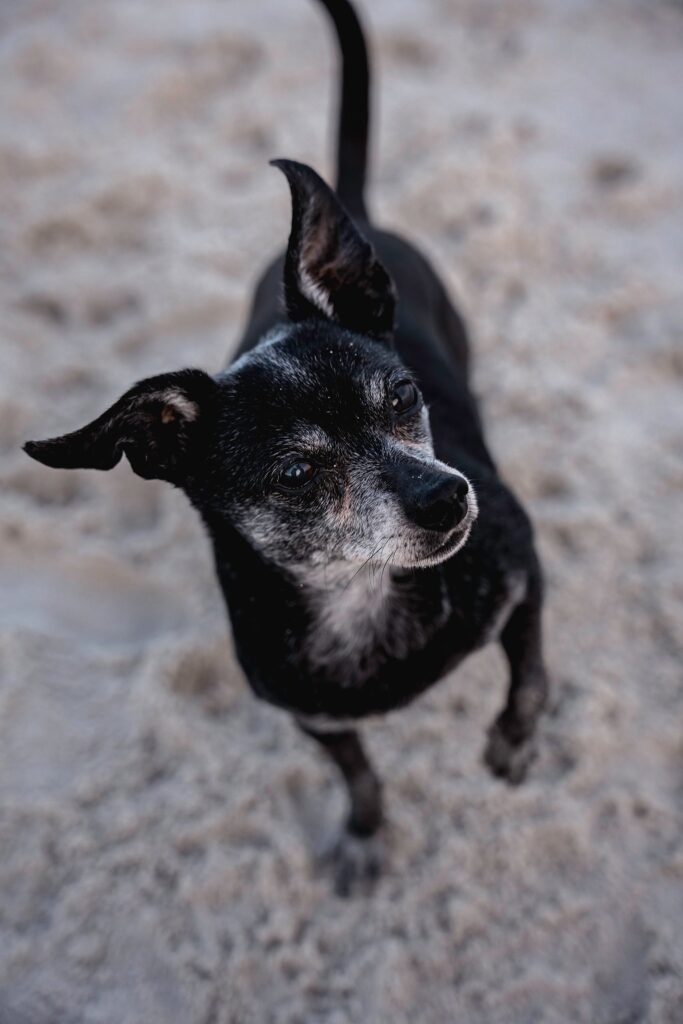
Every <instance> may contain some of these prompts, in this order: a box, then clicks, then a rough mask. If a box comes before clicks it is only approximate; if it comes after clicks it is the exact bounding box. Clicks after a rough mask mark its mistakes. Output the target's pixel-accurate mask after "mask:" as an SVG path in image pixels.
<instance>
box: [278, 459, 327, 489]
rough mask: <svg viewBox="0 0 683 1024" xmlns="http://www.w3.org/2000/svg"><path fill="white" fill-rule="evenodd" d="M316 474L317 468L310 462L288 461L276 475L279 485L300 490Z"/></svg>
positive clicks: (313, 478)
mask: <svg viewBox="0 0 683 1024" xmlns="http://www.w3.org/2000/svg"><path fill="white" fill-rule="evenodd" d="M317 475H318V469H317V467H316V466H314V465H313V463H312V462H304V461H301V462H290V463H289V465H287V466H285V467H284V469H283V470H282V471H281V473H280V475H279V477H278V483H279V485H280V486H281V487H286V488H287V490H288V491H296V490H301V488H302V487H305V486H306V484H310V483H311V481H313V480H315V478H316V476H317Z"/></svg>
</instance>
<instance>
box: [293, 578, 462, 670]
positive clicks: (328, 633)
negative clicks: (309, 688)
mask: <svg viewBox="0 0 683 1024" xmlns="http://www.w3.org/2000/svg"><path fill="white" fill-rule="evenodd" d="M294 575H295V578H296V581H297V587H298V588H299V592H300V593H301V596H302V598H303V600H304V601H305V603H306V604H307V606H308V609H309V613H310V615H311V624H310V628H309V630H308V633H307V636H306V639H305V643H304V652H303V653H304V656H305V658H306V660H307V662H308V663H309V664H310V665H311V667H312V668H314V669H316V670H318V671H319V670H323V671H325V672H329V673H330V674H333V675H334V676H335V677H336V678H337V679H339V681H341V682H344V683H345V684H347V685H354V684H358V683H360V682H362V681H363V679H364V678H366V677H367V676H369V675H371V674H372V672H373V671H374V670H376V668H377V666H378V664H379V663H380V662H381V661H382V660H385V659H387V658H398V659H402V658H405V657H406V656H407V655H408V654H409V653H411V651H413V650H416V649H419V648H420V647H421V646H422V645H423V644H424V643H426V641H427V640H428V639H429V637H430V636H431V635H432V633H433V632H434V630H435V629H436V628H438V626H439V625H440V624H441V622H442V621H443V618H444V617H445V616H446V614H447V612H448V610H450V609H449V607H448V608H447V604H448V601H447V597H446V595H445V590H443V593H442V587H441V580H440V574H438V577H439V578H438V580H436V581H435V574H434V573H430V574H429V576H430V579H429V580H428V579H427V576H426V574H425V573H424V571H420V572H405V571H398V570H396V569H392V568H389V567H387V566H386V565H384V566H383V565H378V564H372V563H369V564H366V565H363V566H361V567H360V568H358V567H356V566H354V565H352V564H349V563H340V562H336V563H328V564H327V565H324V566H323V565H321V566H314V567H306V569H299V570H296V571H295V573H294ZM435 582H436V584H437V589H438V601H437V603H438V605H439V607H438V608H437V609H436V611H437V614H436V615H435V608H434V602H433V600H428V601H427V603H426V605H427V606H428V607H427V606H425V607H424V614H422V613H421V612H422V611H423V607H422V606H423V598H424V596H425V595H424V594H423V591H424V588H425V585H427V589H428V591H430V592H431V591H433V589H434V584H435ZM438 612H441V614H438Z"/></svg>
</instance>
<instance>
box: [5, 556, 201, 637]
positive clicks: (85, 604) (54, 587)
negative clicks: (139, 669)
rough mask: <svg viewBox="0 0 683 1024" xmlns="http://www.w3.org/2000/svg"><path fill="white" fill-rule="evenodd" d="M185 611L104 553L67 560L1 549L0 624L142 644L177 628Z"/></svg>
mask: <svg viewBox="0 0 683 1024" xmlns="http://www.w3.org/2000/svg"><path fill="white" fill-rule="evenodd" d="M186 613H187V609H186V606H185V603H184V601H183V600H182V597H181V596H180V595H179V594H177V593H174V592H169V591H166V590H163V589H162V588H161V586H160V585H159V584H157V583H155V582H154V581H152V580H150V579H147V578H145V577H144V576H143V575H141V574H140V573H139V572H137V571H135V570H134V569H131V568H128V567H127V566H124V565H119V564H117V563H116V562H115V561H114V560H113V559H109V558H106V557H104V556H102V557H96V556H91V557H87V558H80V559H77V560H76V559H72V560H70V559H68V558H55V557H54V555H51V556H44V557H42V558H41V557H40V556H38V555H30V554H28V553H25V552H9V551H0V629H3V630H5V629H7V628H13V627H14V628H16V627H19V628H23V629H30V630H34V631H36V632H39V633H43V634H47V635H50V636H59V637H66V638H73V639H76V640H78V642H79V643H81V644H87V645H93V646H105V647H112V646H116V647H121V646H122V647H130V646H132V647H140V646H142V645H144V644H145V643H146V642H147V641H149V640H150V639H152V638H154V637H158V636H161V635H166V634H169V633H172V632H175V631H177V630H178V629H179V628H180V627H181V626H182V624H183V622H184V621H185V620H186V618H187V614H186Z"/></svg>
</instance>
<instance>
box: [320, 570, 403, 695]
mask: <svg viewBox="0 0 683 1024" xmlns="http://www.w3.org/2000/svg"><path fill="white" fill-rule="evenodd" d="M392 606H393V601H392V581H391V578H390V576H389V574H388V573H385V574H384V577H383V578H381V576H380V572H379V570H378V569H377V567H376V566H374V567H370V566H367V567H364V568H362V569H360V570H356V571H355V572H354V571H351V572H349V570H348V569H347V578H346V580H344V581H335V582H334V583H333V584H332V585H328V586H327V587H324V588H322V589H320V590H317V589H314V590H313V591H312V594H311V608H312V611H313V615H314V623H313V625H312V627H311V631H310V633H309V636H308V650H309V658H310V660H311V662H312V663H313V664H314V665H315V666H316V667H326V668H335V669H338V670H339V671H340V672H342V673H344V675H347V676H348V677H349V678H355V676H356V674H357V671H358V669H359V667H360V665H361V663H362V662H363V661H364V660H365V659H367V658H368V657H369V656H371V654H372V650H373V648H376V647H377V646H378V644H381V643H382V641H383V640H384V639H385V637H386V636H387V632H388V626H389V618H390V616H391V612H392Z"/></svg>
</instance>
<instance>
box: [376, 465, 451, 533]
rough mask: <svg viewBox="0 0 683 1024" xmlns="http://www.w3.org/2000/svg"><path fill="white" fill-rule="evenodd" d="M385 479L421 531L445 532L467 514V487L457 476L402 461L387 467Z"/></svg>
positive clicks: (434, 468) (433, 467) (435, 467)
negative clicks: (421, 528)
mask: <svg viewBox="0 0 683 1024" xmlns="http://www.w3.org/2000/svg"><path fill="white" fill-rule="evenodd" d="M386 479H387V483H389V485H390V487H391V489H392V490H393V491H394V493H395V494H396V495H397V497H398V498H399V500H400V502H401V505H402V506H403V510H404V512H405V513H406V515H407V516H408V518H409V519H410V520H411V521H412V522H414V523H415V524H416V525H417V526H421V527H423V529H425V530H434V531H435V532H438V533H448V531H449V530H452V529H454V528H455V527H456V526H457V525H458V523H460V522H462V520H463V519H464V518H465V516H466V515H467V509H468V504H467V494H468V491H469V485H468V483H467V480H465V478H464V477H463V476H461V475H460V474H459V473H455V472H452V473H448V472H444V471H443V470H442V469H441V468H440V467H439V466H438V465H437V466H430V465H429V464H425V463H423V462H418V461H417V460H413V459H406V460H405V461H402V462H401V463H398V464H394V465H392V466H388V467H387V470H386Z"/></svg>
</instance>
